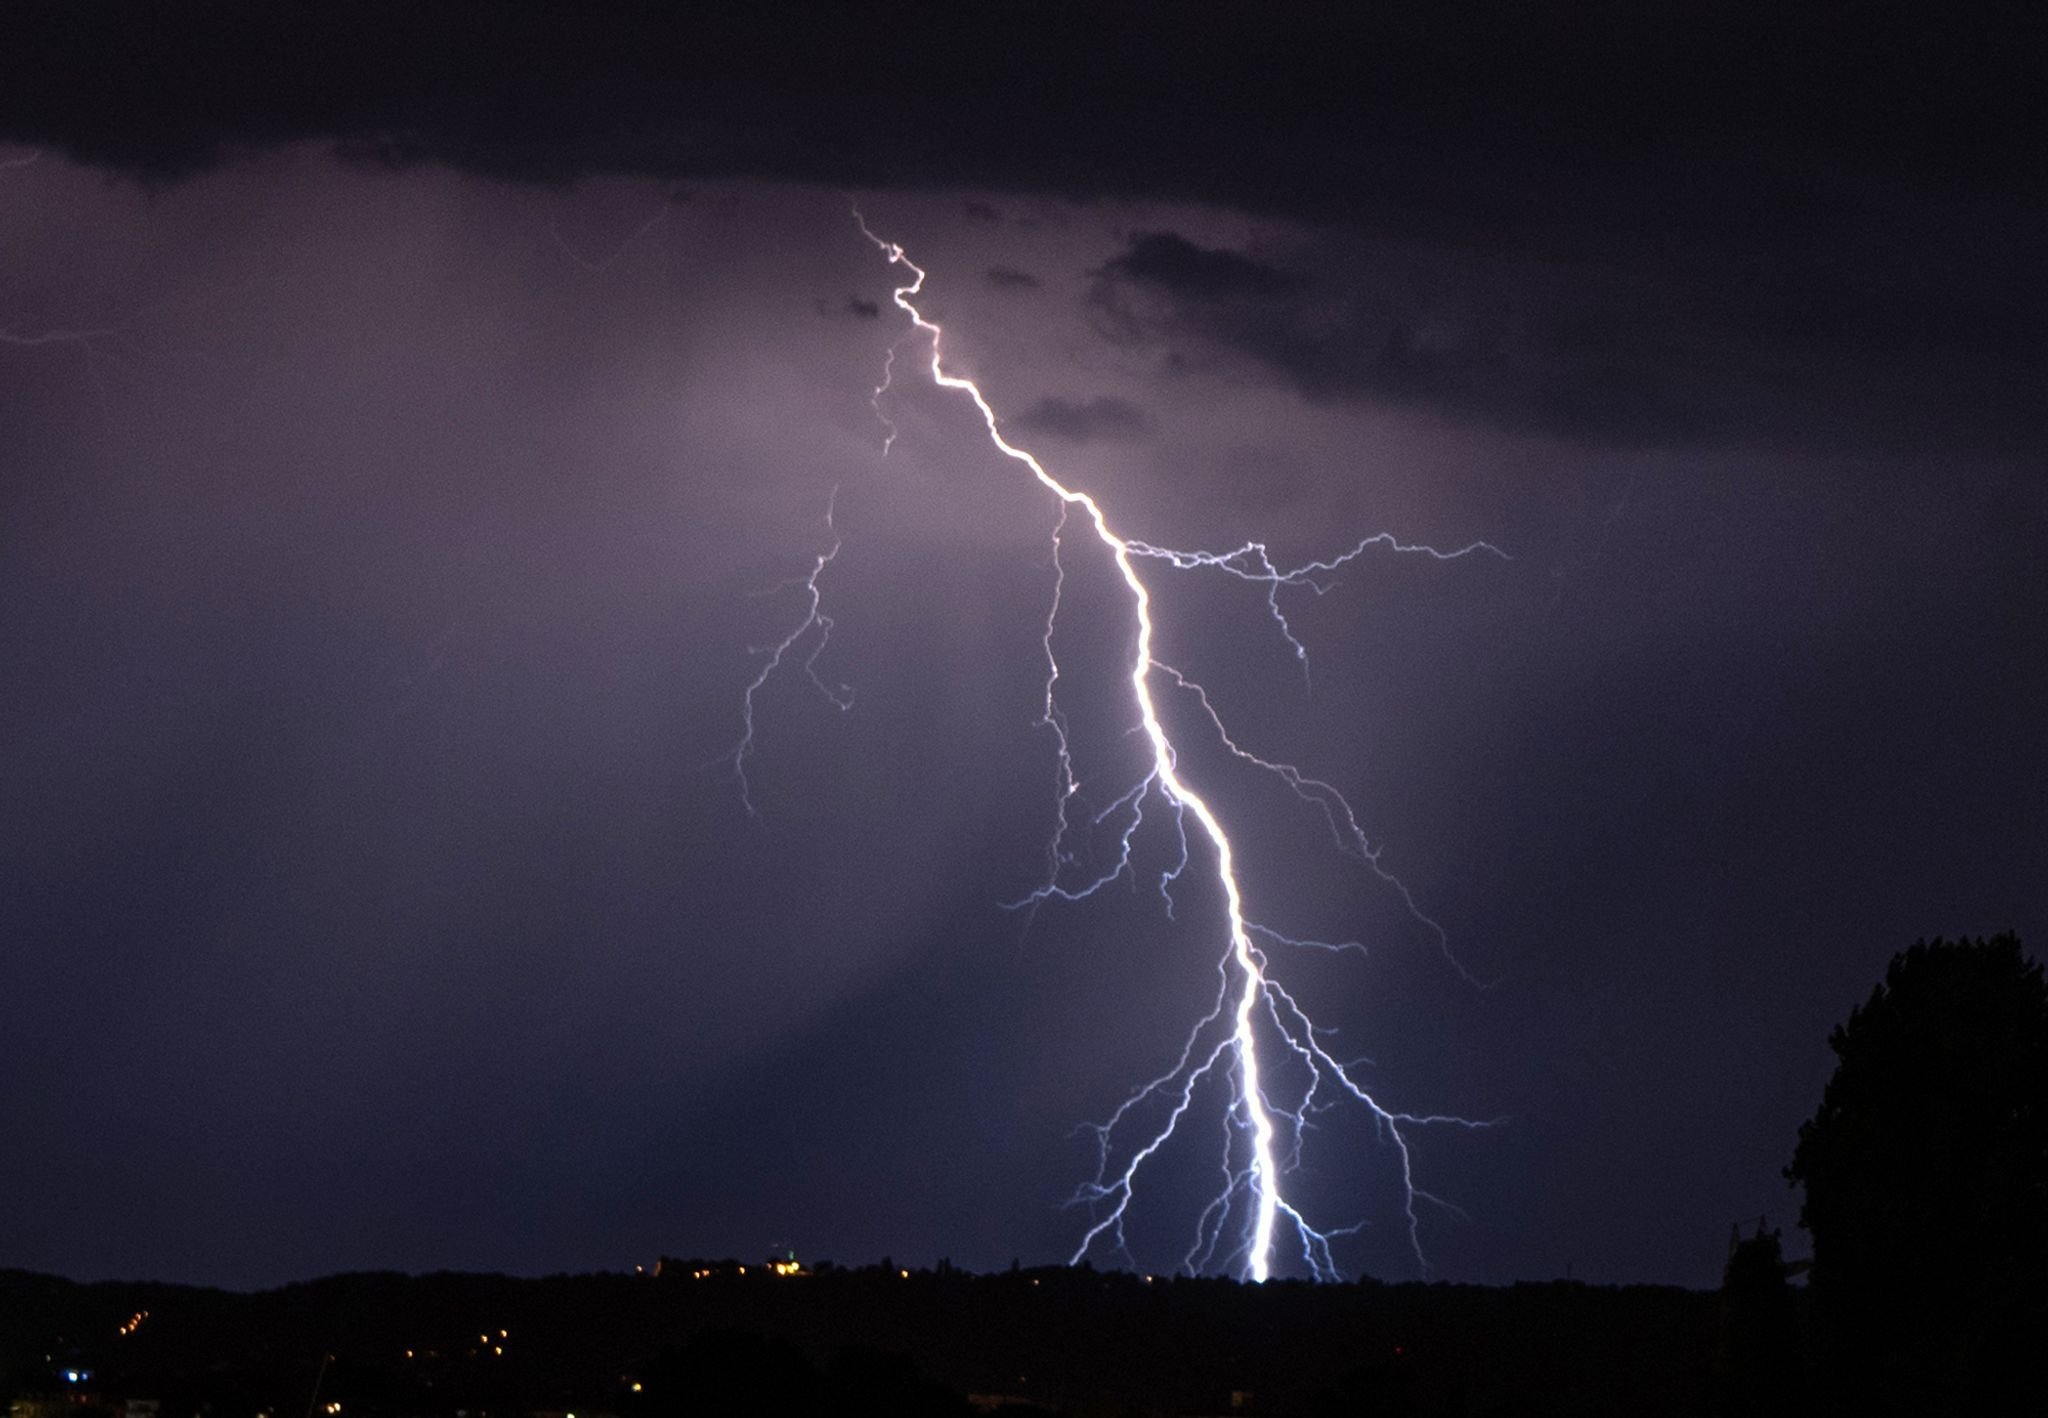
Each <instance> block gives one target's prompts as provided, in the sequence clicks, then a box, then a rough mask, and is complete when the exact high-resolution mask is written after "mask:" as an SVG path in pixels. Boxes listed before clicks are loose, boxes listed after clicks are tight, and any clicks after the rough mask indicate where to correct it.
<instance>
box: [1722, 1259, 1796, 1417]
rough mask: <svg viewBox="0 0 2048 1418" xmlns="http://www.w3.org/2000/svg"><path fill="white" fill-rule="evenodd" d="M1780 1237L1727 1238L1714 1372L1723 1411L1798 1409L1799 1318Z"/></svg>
mask: <svg viewBox="0 0 2048 1418" xmlns="http://www.w3.org/2000/svg"><path fill="white" fill-rule="evenodd" d="M1787 1271H1788V1267H1787V1266H1786V1264H1785V1252H1784V1248H1783V1247H1782V1246H1781V1245H1780V1244H1779V1242H1778V1233H1777V1232H1776V1231H1774V1230H1766V1229H1765V1227H1764V1223H1763V1220H1762V1218H1759V1219H1758V1220H1757V1225H1756V1234H1755V1235H1754V1236H1750V1237H1748V1238H1747V1239H1745V1238H1743V1237H1742V1236H1741V1234H1740V1233H1739V1232H1738V1233H1737V1234H1735V1235H1733V1236H1731V1237H1730V1238H1729V1247H1728V1265H1727V1268H1726V1269H1725V1270H1724V1271H1722V1273H1721V1307H1720V1326H1721V1335H1720V1345H1719V1351H1718V1353H1717V1354H1716V1356H1715V1358H1716V1363H1715V1368H1716V1370H1717V1371H1718V1376H1719V1378H1720V1383H1721V1395H1722V1404H1721V1408H1722V1411H1723V1412H1727V1413H1741V1414H1751V1415H1755V1414H1770V1413H1789V1412H1792V1411H1793V1410H1794V1409H1795V1408H1796V1407H1797V1406H1798V1398H1799V1390H1800V1382H1799V1380H1800V1374H1799V1315H1798V1310H1797V1307H1796V1304H1795V1297H1794V1295H1793V1293H1792V1286H1791V1285H1790V1283H1788V1281H1787V1279H1786V1275H1787Z"/></svg>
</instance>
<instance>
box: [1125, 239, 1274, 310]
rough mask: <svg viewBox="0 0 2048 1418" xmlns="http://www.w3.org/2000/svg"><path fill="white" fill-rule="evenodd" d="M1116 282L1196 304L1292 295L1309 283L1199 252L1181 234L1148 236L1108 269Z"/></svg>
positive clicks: (1229, 256)
mask: <svg viewBox="0 0 2048 1418" xmlns="http://www.w3.org/2000/svg"><path fill="white" fill-rule="evenodd" d="M1103 271H1104V274H1106V275H1109V276H1111V277H1114V278H1117V279H1120V280H1127V281H1139V282H1143V283H1144V284H1146V285H1150V286H1156V287H1157V288H1159V289H1160V290H1163V291H1166V292H1168V293H1169V294H1172V295H1176V296H1181V297H1184V298H1186V299H1190V300H1226V299H1231V298H1234V297H1240V296H1251V297H1257V298H1270V297H1279V296H1286V295H1292V294H1294V293H1295V292H1297V291H1299V290H1301V289H1302V287H1303V285H1304V282H1303V281H1302V280H1301V279H1300V278H1299V277H1297V276H1293V275H1290V274H1288V273H1287V272H1285V271H1282V270H1280V269H1278V268H1277V267H1273V266H1268V265H1265V264H1263V263H1261V262H1258V261H1254V260H1253V259H1252V258H1251V257H1249V256H1246V255H1243V254H1242V253H1240V252H1236V251H1230V250H1227V249H1211V248H1209V247H1204V246H1197V245H1195V243H1194V242H1192V241H1189V240H1188V239H1187V238H1186V237H1184V236H1182V235H1180V234H1179V233H1178V232H1171V231H1148V232H1141V233H1139V234H1138V235H1137V236H1135V237H1132V238H1131V246H1130V249H1129V250H1128V251H1126V252H1124V254H1123V255H1121V256H1119V257H1117V258H1116V259H1115V260H1113V261H1111V262H1110V263H1109V264H1108V265H1107V266H1105V267H1104V268H1103Z"/></svg>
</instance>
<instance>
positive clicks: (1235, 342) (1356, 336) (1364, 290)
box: [1087, 231, 2048, 450]
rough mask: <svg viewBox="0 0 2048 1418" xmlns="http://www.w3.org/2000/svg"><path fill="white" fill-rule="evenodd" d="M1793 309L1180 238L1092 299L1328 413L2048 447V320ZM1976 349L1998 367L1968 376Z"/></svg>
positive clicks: (1611, 280) (1539, 426) (1505, 261)
mask: <svg viewBox="0 0 2048 1418" xmlns="http://www.w3.org/2000/svg"><path fill="white" fill-rule="evenodd" d="M1986 244H1987V247H1988V246H1990V245H1991V238H1990V237H1989V236H1987V238H1986ZM1446 272H1451V273H1453V276H1454V278H1453V279H1450V280H1448V281H1446V279H1445V273H1446ZM1447 287H1448V288H1450V289H1452V290H1454V291H1455V292H1457V294H1456V295H1455V296H1446V295H1445V293H1444V292H1445V290H1446V288H1447ZM1825 294H1826V292H1825V291H1819V292H1810V293H1809V296H1810V298H1809V299H1808V300H1807V301H1805V302H1804V304H1803V305H1802V306H1801V308H1806V307H1808V306H1812V305H1813V304H1814V302H1815V301H1816V300H1818V299H1819V298H1820V297H1821V296H1823V295H1825ZM1980 294H1988V293H1980ZM1787 299H1788V291H1787V286H1786V279H1785V277H1784V276H1783V275H1780V276H1779V277H1778V278H1777V279H1775V280H1770V281H1764V280H1761V279H1760V280H1757V281H1754V282H1743V283H1731V284H1728V285H1723V286H1721V287H1718V288H1715V289H1713V290H1711V291H1709V292H1705V293H1703V292H1701V291H1699V290H1698V289H1696V288H1694V287H1692V286H1691V285H1689V284H1686V283H1682V282H1678V281H1676V280H1674V279H1672V278H1671V276H1670V274H1669V273H1666V272H1662V271H1657V270H1617V269H1614V268H1611V267H1598V266H1594V267H1585V268H1576V267H1571V268H1562V269H1560V268H1556V267H1549V266H1543V267H1538V266H1536V265H1533V264H1532V263H1529V262H1526V261H1520V260H1517V259H1515V258H1513V257H1511V256H1508V255H1505V254H1503V253H1498V252H1487V251H1471V250H1467V251H1460V252H1448V253H1447V252H1444V251H1442V250H1439V249H1431V248H1422V247H1416V246H1403V245H1400V244H1395V243H1377V244H1374V245H1371V246H1369V247H1358V246H1355V245H1353V246H1347V245H1345V244H1344V243H1343V242H1342V241H1341V240H1333V241H1326V242H1324V243H1323V244H1322V245H1320V246H1317V245H1314V244H1311V245H1309V246H1307V247H1305V248H1304V249H1303V250H1302V251H1300V252H1296V253H1292V254H1290V255H1289V256H1288V257H1286V258H1285V261H1284V263H1283V262H1281V261H1278V260H1268V259H1255V258H1254V257H1252V256H1249V255H1246V254H1245V253H1243V252H1241V251H1236V250H1231V249H1229V248H1221V247H1217V248H1212V247H1205V246H1202V245H1200V244H1198V243H1196V242H1194V241H1192V240H1190V239H1188V238H1187V237H1185V236H1182V235H1181V234H1179V233H1177V232H1171V231H1152V232H1144V233H1140V234H1137V235H1135V236H1133V237H1131V238H1130V239H1129V243H1128V245H1127V248H1126V249H1125V250H1124V252H1123V253H1122V254H1120V255H1118V256H1116V257H1114V258H1112V259H1111V260H1110V261H1108V262H1106V263H1105V264H1104V265H1103V266H1102V267H1101V268H1100V269H1099V270H1098V271H1097V272H1096V273H1095V281H1094V284H1093V285H1092V286H1091V288H1090V290H1089V293H1088V296H1087V302H1088V305H1089V307H1090V309H1091V313H1092V315H1093V317H1094V321H1095V326H1096V330H1097V333H1098V334H1100V335H1102V336H1103V337H1104V338H1107V339H1111V340H1113V341H1115V342H1117V343H1119V344H1121V345H1123V346H1124V347H1126V348H1128V349H1142V348H1145V347H1148V346H1149V347H1153V348H1156V349H1159V350H1161V351H1164V352H1165V353H1166V355H1167V358H1168V359H1169V361H1170V363H1171V367H1173V368H1177V369H1191V368H1195V369H1198V368H1204V367H1209V368H1213V367H1216V366H1217V365H1218V363H1219V361H1220V362H1222V363H1224V364H1229V363H1232V362H1237V363H1248V364H1250V365H1252V366H1255V367H1257V368H1259V369H1262V370H1264V371H1265V372H1266V373H1267V374H1269V375H1271V376H1273V377H1276V378H1278V379H1279V380H1280V381H1282V382H1283V383H1285V384H1287V385H1289V386H1291V387H1293V388H1294V389H1295V390H1296V391H1297V392H1298V393H1299V394H1300V395H1301V396H1302V397H1303V398H1305V399H1308V400H1310V401H1313V402H1330V401H1345V400H1359V401H1376V402H1382V403H1390V404H1400V405H1406V406H1413V407H1422V408H1428V409H1430V410H1432V411H1434V412H1436V413H1438V414H1440V415H1442V416H1444V417H1448V418H1452V419H1457V420H1460V421H1468V422H1473V423H1482V424H1487V425H1490V426H1494V427H1498V428H1503V429H1506V430H1509V431H1513V432H1523V433H1539V434H1546V435H1553V436H1559V437H1565V438H1571V439H1575V440H1581V441H1586V442H1592V443H1602V444H1609V445H1619V446H1633V447H1656V446H1679V445H1688V446H1699V445H1707V444H1717V443H1731V442H1736V443H1739V442H1759V443H1770V444H1774V445H1781V446H1799V447H1809V448H1834V449H1865V450H1867V449H1872V448H1877V447H1889V446H1898V445H1901V444H1907V445H1910V444H1913V443H1918V442H1927V441H1932V440H1937V439H1938V440H1940V441H1942V442H1945V443H1949V444H1961V445H1964V446H1971V447H1984V448H1999V447H2005V448H2011V447H2015V446H2026V445H2028V444H2030V443H2038V442H2040V441H2041V440H2042V439H2043V438H2048V415H2044V414H2043V412H2042V409H2041V406H2040V405H2039V402H2038V401H2037V400H2035V399H2033V398H2032V397H2031V395H2030V394H2029V392H2028V391H2029V390H2030V389H2031V387H2032V386H2031V385H2029V384H2028V383H2027V382H2026V381H2025V380H2024V379H2023V378H2020V377H2019V375H2020V374H2021V373H2023V372H2024V371H2026V370H2028V369H2029V368H2030V367H2034V366H2037V365H2038V361H2039V354H2038V347H2037V346H2036V345H2035V344H2033V343H2031V342H2030V341H2029V340H2028V339H2027V338H2026V335H2027V332H2028V331H2030V330H2033V329H2034V328H2035V327H2036V326H2037V325H2038V323H2039V321H2038V316H2037V314H2035V313H2030V312H2025V311H2019V312H2014V311H2011V310H2007V311H2004V312H2002V313H2000V312H1994V311H1992V310H1991V309H1990V308H1989V302H1988V301H1982V300H1978V299H1976V298H1973V299H1972V300H1971V301H1970V304H1971V305H1972V306H1982V307H1983V309H1982V312H1981V318H1978V316H1976V315H1973V313H1972V312H1971V311H1969V310H1966V309H1964V308H1963V302H1962V301H1960V300H1956V301H1954V302H1952V303H1951V304H1950V306H1949V307H1948V308H1946V309H1943V310H1936V309H1934V308H1932V307H1928V308H1922V309H1915V308H1911V307H1907V306H1904V305H1903V304H1902V305H1900V306H1898V307H1895V308H1894V309H1893V310H1892V311H1891V312H1890V320H1891V324H1890V325H1889V326H1887V327H1885V328H1884V329H1883V330H1879V329H1876V328H1865V325H1867V324H1868V321H1867V320H1866V321H1865V322H1864V324H1854V325H1852V324H1850V323H1848V322H1849V317H1848V316H1844V315H1841V314H1839V313H1838V314H1837V318H1835V319H1834V320H1832V321H1830V322H1820V321H1811V322H1808V321H1793V322H1788V321H1787V320H1786V317H1785V316H1784V314H1783V313H1782V308H1783V306H1784V305H1785V303H1786V301H1787ZM1838 303H1840V302H1838ZM1848 307H1849V310H1850V312H1851V313H1852V314H1854V315H1862V314H1865V313H1866V312H1864V311H1863V307H1862V306H1861V304H1860V303H1857V302H1849V303H1848ZM1937 329H1940V330H1946V331H1948V332H1950V333H1949V334H1948V337H1947V343H1948V348H1947V351H1946V354H1947V356H1948V357H1947V359H1945V360H1944V361H1942V362H1941V364H1940V366H1939V367H1938V368H1932V369H1929V370H1928V372H1927V375H1926V376H1925V377H1923V376H1922V375H1920V374H1916V373H1914V372H1913V370H1912V365H1913V363H1914V362H1915V361H1916V359H1917V360H1919V361H1921V362H1923V363H1929V362H1930V361H1928V360H1927V358H1926V357H1927V356H1928V354H1929V353H1930V351H1931V353H1942V351H1941V350H1940V349H1939V348H1936V347H1932V346H1931V342H1930V341H1929V340H1928V339H1927V337H1926V334H1925V332H1928V331H1934V330H1937ZM1880 335H1884V336H1886V338H1879V336H1880ZM1966 346H1978V347H1979V349H1978V350H1977V351H1976V352H1975V353H1976V354H1977V355H1978V356H1979V358H1978V359H1975V360H1972V359H1958V358H1956V356H1957V355H1958V354H1959V353H1960V348H1959V347H1966ZM1994 356H1995V358H1994ZM1972 363H1976V364H1977V365H1978V368H1977V369H1976V370H1975V371H1972V372H1967V373H1966V370H1967V369H1968V366H1969V365H1970V364H1972ZM2001 371H2002V373H2001ZM1937 388H1938V389H1939V393H1940V397H1930V391H1933V390H1936V389H1937ZM1887 390H1889V391H1891V392H1890V394H1889V395H1887V394H1886V393H1885V392H1884V391H1887Z"/></svg>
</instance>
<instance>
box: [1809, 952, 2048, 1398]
mask: <svg viewBox="0 0 2048 1418" xmlns="http://www.w3.org/2000/svg"><path fill="white" fill-rule="evenodd" d="M1828 1043H1829V1046H1830V1047H1831V1048H1833V1049H1834V1051H1835V1054H1836V1057H1837V1059H1838V1062H1837V1064H1836V1067H1835V1074H1834V1077H1833V1078H1832V1079H1830V1080H1829V1082H1828V1085H1827V1091H1826V1092H1825V1093H1824V1094H1823V1095H1822V1098H1821V1105H1820V1111H1819V1112H1817V1113H1815V1114H1814V1116H1813V1118H1812V1120H1811V1121H1809V1122H1807V1123H1805V1124H1802V1125H1801V1127H1800V1129H1799V1146H1798V1149H1797V1150H1796V1151H1795V1152H1794V1153H1793V1156H1792V1164H1791V1165H1790V1166H1789V1167H1787V1168H1786V1169H1785V1176H1786V1178H1787V1180H1788V1181H1790V1182H1792V1183H1793V1184H1794V1185H1800V1186H1804V1187H1805V1189H1806V1195H1805V1202H1804V1205H1803V1206H1802V1207H1801V1208H1800V1214H1799V1220H1800V1224H1801V1225H1803V1226H1804V1227H1806V1229H1807V1230H1808V1231H1810V1232H1811V1233H1812V1235H1813V1273H1812V1288H1813V1300H1814V1308H1815V1319H1816V1322H1817V1324H1818V1326H1819V1328H1820V1338H1821V1348H1822V1369H1821V1387H1822V1391H1823V1392H1824V1393H1832V1394H1833V1395H1835V1396H1836V1397H1837V1398H1838V1399H1839V1400H1840V1403H1841V1406H1842V1407H1843V1408H1844V1410H1845V1411H1855V1412H1861V1413H1869V1412H1880V1411H1881V1412H1910V1413H1916V1414H1941V1413H2003V1412H2019V1411H2034V1412H2048V1393H2043V1388H2044V1384H2043V1380H2042V1377H2041V1374H2042V1370H2041V1368H2040V1363H2039V1357H2038V1354H2037V1353H2036V1352H2035V1351H2036V1349H2037V1347H2038V1344H2039V1338H2040V1334H2041V1332H2042V1326H2043V1323H2044V1320H2048V1306H2044V1292H2048V985H2044V982H2043V980H2042V974H2041V967H2040V966H2039V965H2038V964H2035V963H2031V962H2029V961H2027V960H2026V959H2025V958H2024V957H2023V956H2022V954H2021V952H2020V943H2019V940H2018V938H2017V937H2015V936H2012V935H2010V934H2008V935H2001V936H1998V937H1996V938H1995V939H1992V940H1989V941H1967V940H1966V941H1957V942H1953V943H1951V942H1948V941H1942V940H1934V941H1922V942H1921V943H1919V944H1917V945H1915V946H1914V947H1913V948H1912V949H1910V950H1907V951H1905V952H1903V953H1901V954H1899V955H1897V956H1894V957H1893V959H1892V962H1891V966H1890V968H1889V969H1888V970H1886V972H1885V978H1884V982H1883V983H1882V984H1880V985H1879V986H1878V987H1877V988H1876V989H1875V990H1874V991H1873V992H1872V993H1871V996H1870V998H1869V999H1868V1000H1867V1001H1866V1002H1865V1003H1864V1004H1862V1005H1861V1006H1859V1007H1858V1008H1856V1009H1854V1010H1852V1011H1851V1012H1850V1015H1849V1020H1848V1022H1847V1023H1846V1024H1844V1025H1842V1026H1840V1027H1839V1028H1837V1029H1836V1030H1835V1031H1834V1033H1833V1034H1832V1035H1831V1036H1830V1038H1829V1040H1828Z"/></svg>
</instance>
